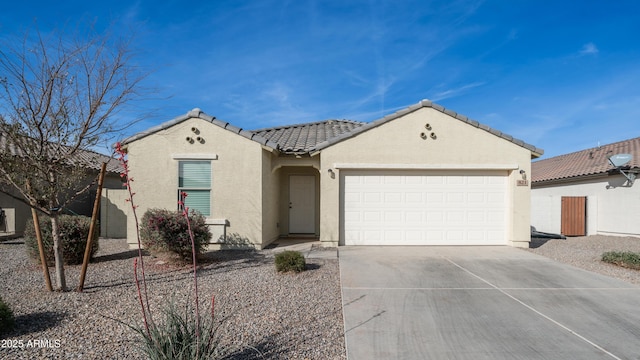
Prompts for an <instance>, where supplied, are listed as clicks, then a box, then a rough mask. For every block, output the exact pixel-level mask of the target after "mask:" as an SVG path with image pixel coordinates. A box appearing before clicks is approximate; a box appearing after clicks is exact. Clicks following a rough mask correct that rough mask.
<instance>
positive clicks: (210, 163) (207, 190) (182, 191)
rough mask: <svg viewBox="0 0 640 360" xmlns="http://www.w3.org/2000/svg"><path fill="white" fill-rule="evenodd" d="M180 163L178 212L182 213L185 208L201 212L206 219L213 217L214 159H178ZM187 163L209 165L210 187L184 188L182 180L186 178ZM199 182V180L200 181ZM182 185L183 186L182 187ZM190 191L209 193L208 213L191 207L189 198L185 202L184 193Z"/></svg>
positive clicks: (178, 171) (178, 170)
mask: <svg viewBox="0 0 640 360" xmlns="http://www.w3.org/2000/svg"><path fill="white" fill-rule="evenodd" d="M176 160H177V161H178V169H177V173H178V174H177V175H178V176H177V177H178V184H177V185H178V186H177V197H178V210H180V211H182V210H183V209H184V207H183V205H181V204H184V206H187V207H189V208H190V209H193V210H197V211H199V212H200V213H201V214H202V215H203V216H205V217H210V216H211V215H212V211H211V210H212V208H213V206H212V205H213V201H212V200H211V194H212V187H213V166H212V161H211V160H212V159H202V158H180V159H176ZM185 163H207V164H208V170H209V174H208V180H209V184H208V185H209V186H207V187H203V186H184V184H183V181H182V179H184V178H185V176H184V173H183V171H184V170H183V169H184V168H183V166H184V164H185ZM198 181H199V180H198ZM181 185H182V186H181ZM190 191H206V192H207V193H208V209H207V210H208V213H205V212H204V211H202V209H199V208H197V207H192V206H189V200H188V199H189V198H188V197H187V199H186V200H185V199H184V197H183V196H182V194H183V193H186V194H189V192H190Z"/></svg>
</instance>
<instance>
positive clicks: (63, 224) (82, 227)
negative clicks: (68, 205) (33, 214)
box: [24, 215, 100, 266]
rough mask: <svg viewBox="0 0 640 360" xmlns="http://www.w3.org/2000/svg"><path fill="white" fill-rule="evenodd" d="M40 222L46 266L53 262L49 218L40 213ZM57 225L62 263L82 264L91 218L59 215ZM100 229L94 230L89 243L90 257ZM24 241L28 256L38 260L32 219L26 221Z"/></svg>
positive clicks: (95, 250)
mask: <svg viewBox="0 0 640 360" xmlns="http://www.w3.org/2000/svg"><path fill="white" fill-rule="evenodd" d="M38 222H39V223H40V231H41V233H42V243H43V245H44V253H45V258H46V260H47V265H48V266H53V265H54V263H55V260H54V257H53V237H52V236H51V218H49V217H48V216H46V215H40V216H39V218H38ZM58 225H59V229H60V241H61V243H62V256H63V259H64V263H65V264H67V265H76V264H82V261H83V260H84V251H85V248H86V247H87V237H88V236H89V227H90V226H91V218H90V217H87V216H75V215H74V216H71V215H60V216H59V217H58ZM99 233H100V231H97V230H96V231H95V232H94V237H93V242H92V245H91V258H93V256H94V255H95V253H96V252H97V251H98V234H99ZM24 242H25V245H26V248H27V253H28V254H29V257H31V258H32V259H34V260H36V261H38V262H40V252H39V251H38V240H37V239H36V231H35V228H34V226H33V220H29V221H28V222H27V226H26V228H25V230H24Z"/></svg>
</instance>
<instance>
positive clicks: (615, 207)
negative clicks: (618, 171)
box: [531, 175, 640, 236]
mask: <svg viewBox="0 0 640 360" xmlns="http://www.w3.org/2000/svg"><path fill="white" fill-rule="evenodd" d="M625 180H626V179H625V178H624V177H623V176H622V175H616V176H604V177H600V178H596V179H590V180H583V181H575V182H573V183H565V184H558V185H555V186H545V187H540V186H536V187H534V188H533V189H532V191H531V198H532V205H531V206H532V209H531V213H532V225H533V226H535V227H536V228H537V229H538V230H539V231H544V232H552V233H560V231H561V218H560V215H561V200H562V197H563V196H586V197H587V235H596V234H611V235H631V236H640V222H638V221H637V219H638V218H640V201H639V200H640V187H639V186H638V184H634V185H633V186H632V187H624V186H621V185H622V184H623V183H624V181H625Z"/></svg>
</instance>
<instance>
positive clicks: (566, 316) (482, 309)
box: [339, 246, 640, 360]
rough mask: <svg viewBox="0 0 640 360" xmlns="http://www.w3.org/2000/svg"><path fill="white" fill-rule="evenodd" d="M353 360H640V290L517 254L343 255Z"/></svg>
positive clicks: (347, 250)
mask: <svg viewBox="0 0 640 360" xmlns="http://www.w3.org/2000/svg"><path fill="white" fill-rule="evenodd" d="M339 258H340V280H341V284H342V301H343V311H344V318H345V334H346V344H347V358H348V359H349V360H361V359H362V360H365V359H366V360H369V359H474V360H477V359H636V360H637V359H640V287H637V286H634V285H632V284H629V283H626V282H623V281H620V280H617V279H613V278H609V277H606V276H602V275H599V274H595V273H591V272H588V271H584V270H580V269H577V268H574V267H571V266H567V265H564V264H560V263H557V262H554V261H552V260H550V259H547V258H545V257H541V256H538V255H535V254H532V253H529V252H526V251H523V250H521V249H515V248H511V247H365V246H362V247H348V246H347V247H340V248H339Z"/></svg>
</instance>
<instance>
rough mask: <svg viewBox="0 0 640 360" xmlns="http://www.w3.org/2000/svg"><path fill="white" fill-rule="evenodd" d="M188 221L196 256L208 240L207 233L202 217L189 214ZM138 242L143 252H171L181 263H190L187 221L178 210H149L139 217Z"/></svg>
mask: <svg viewBox="0 0 640 360" xmlns="http://www.w3.org/2000/svg"><path fill="white" fill-rule="evenodd" d="M189 222H190V223H191V231H193V238H194V243H195V250H196V254H201V253H202V252H203V251H204V248H205V246H206V245H207V244H208V243H209V240H211V233H210V232H209V228H208V227H207V224H206V223H205V219H204V216H202V214H200V213H199V212H197V211H193V210H192V211H191V212H190V213H189ZM140 241H141V242H142V245H143V246H144V247H145V249H147V250H149V251H151V252H152V253H153V252H159V253H163V252H171V253H174V254H177V255H178V256H180V258H182V259H183V260H190V259H191V257H192V252H191V237H190V236H189V232H188V227H187V220H186V218H185V216H184V214H183V213H182V211H169V210H165V209H149V210H147V211H146V212H145V213H144V215H143V216H142V221H141V224H140Z"/></svg>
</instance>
